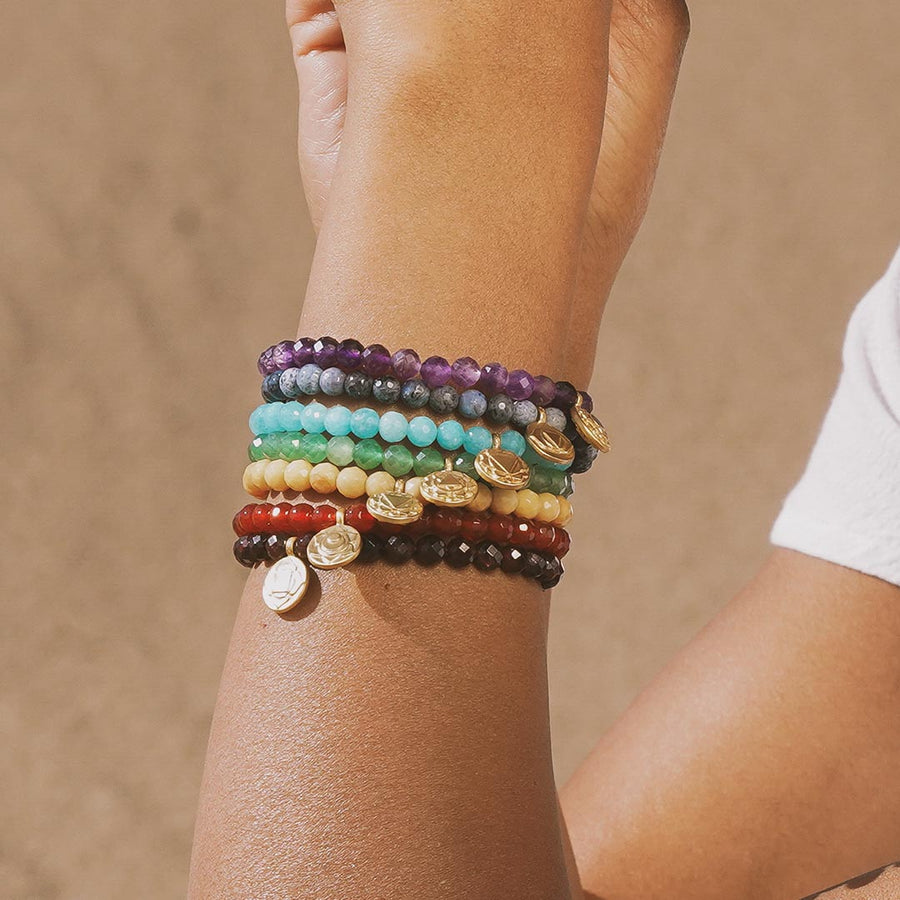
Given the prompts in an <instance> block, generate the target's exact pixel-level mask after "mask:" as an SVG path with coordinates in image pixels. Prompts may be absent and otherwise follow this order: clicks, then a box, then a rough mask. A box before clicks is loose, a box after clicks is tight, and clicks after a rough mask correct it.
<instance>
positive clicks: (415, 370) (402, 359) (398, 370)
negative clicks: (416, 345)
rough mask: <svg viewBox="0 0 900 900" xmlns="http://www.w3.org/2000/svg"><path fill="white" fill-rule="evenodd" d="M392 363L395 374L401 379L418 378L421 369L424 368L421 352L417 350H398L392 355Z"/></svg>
mask: <svg viewBox="0 0 900 900" xmlns="http://www.w3.org/2000/svg"><path fill="white" fill-rule="evenodd" d="M391 364H392V365H393V367H394V374H395V375H396V376H397V377H398V378H399V379H400V380H401V381H409V380H410V378H418V377H419V370H420V369H421V368H422V363H421V360H420V359H419V354H418V353H416V351H415V350H398V351H397V352H396V353H395V354H394V355H393V356H392V357H391Z"/></svg>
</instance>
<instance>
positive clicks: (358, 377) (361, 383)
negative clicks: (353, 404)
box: [344, 372, 372, 400]
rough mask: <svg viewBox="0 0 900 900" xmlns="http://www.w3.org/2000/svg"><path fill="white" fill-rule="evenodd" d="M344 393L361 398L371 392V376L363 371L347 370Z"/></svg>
mask: <svg viewBox="0 0 900 900" xmlns="http://www.w3.org/2000/svg"><path fill="white" fill-rule="evenodd" d="M344 393H345V394H346V395H347V396H348V397H354V398H355V399H357V400H363V399H365V398H366V397H368V396H369V395H370V394H371V393H372V376H371V375H367V374H366V373H365V372H348V373H347V377H346V378H345V379H344Z"/></svg>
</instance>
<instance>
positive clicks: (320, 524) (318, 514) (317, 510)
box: [310, 505, 337, 531]
mask: <svg viewBox="0 0 900 900" xmlns="http://www.w3.org/2000/svg"><path fill="white" fill-rule="evenodd" d="M310 520H311V521H310V524H311V525H312V530H313V531H321V530H322V529H323V528H328V527H329V526H331V525H334V523H335V522H336V521H337V514H336V511H335V508H334V507H333V506H328V505H322V506H316V507H313V511H312V515H311V517H310Z"/></svg>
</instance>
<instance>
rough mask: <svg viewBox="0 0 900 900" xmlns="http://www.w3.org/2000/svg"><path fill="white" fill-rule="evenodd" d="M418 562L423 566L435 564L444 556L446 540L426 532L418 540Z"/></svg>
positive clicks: (416, 553) (416, 554)
mask: <svg viewBox="0 0 900 900" xmlns="http://www.w3.org/2000/svg"><path fill="white" fill-rule="evenodd" d="M414 555H415V557H416V562H417V563H421V565H423V566H433V565H435V563H439V562H440V561H441V560H442V559H443V558H444V542H443V540H442V539H441V538H439V537H437V536H436V535H433V534H426V535H425V536H424V537H420V538H419V540H418V541H416V550H415V554H414Z"/></svg>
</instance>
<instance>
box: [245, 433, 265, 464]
mask: <svg viewBox="0 0 900 900" xmlns="http://www.w3.org/2000/svg"><path fill="white" fill-rule="evenodd" d="M247 456H249V457H250V459H252V460H253V461H254V462H256V460H258V459H265V458H266V457H265V454H264V453H263V447H262V438H261V437H259V436H257V437H255V438H253V440H252V441H250V446H249V447H247Z"/></svg>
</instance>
